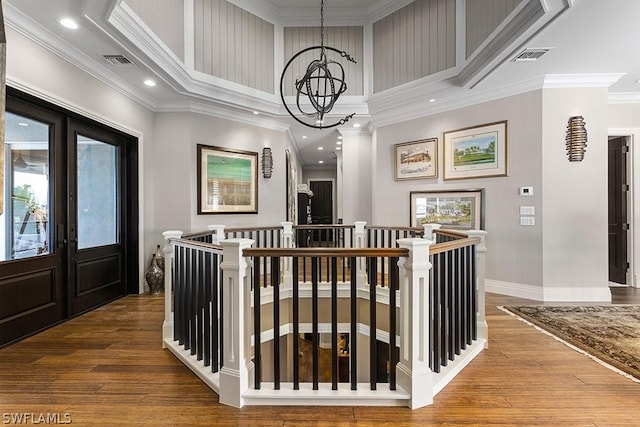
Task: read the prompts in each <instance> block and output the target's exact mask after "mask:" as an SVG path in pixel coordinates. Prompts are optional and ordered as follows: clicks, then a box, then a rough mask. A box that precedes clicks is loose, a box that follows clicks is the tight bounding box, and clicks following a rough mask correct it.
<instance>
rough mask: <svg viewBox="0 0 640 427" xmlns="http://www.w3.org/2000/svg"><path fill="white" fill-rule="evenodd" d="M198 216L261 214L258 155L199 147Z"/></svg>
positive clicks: (218, 148)
mask: <svg viewBox="0 0 640 427" xmlns="http://www.w3.org/2000/svg"><path fill="white" fill-rule="evenodd" d="M197 163H198V166H197V189H198V214H234V213H258V153H253V152H250V151H242V150H233V149H229V148H221V147H211V146H208V145H201V144H198V160H197Z"/></svg>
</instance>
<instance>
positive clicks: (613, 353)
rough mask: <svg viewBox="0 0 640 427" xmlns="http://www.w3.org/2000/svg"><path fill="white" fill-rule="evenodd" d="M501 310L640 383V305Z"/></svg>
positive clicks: (509, 308) (531, 307) (512, 308)
mask: <svg viewBox="0 0 640 427" xmlns="http://www.w3.org/2000/svg"><path fill="white" fill-rule="evenodd" d="M500 308H502V309H503V310H505V311H507V312H510V313H512V314H515V315H516V317H520V318H521V319H524V320H525V321H527V322H530V323H532V324H533V325H535V326H537V327H539V328H540V329H542V330H544V331H546V332H548V333H550V334H551V335H553V336H555V337H557V338H559V339H560V340H561V341H564V342H565V343H568V344H569V345H570V346H572V347H576V348H577V349H578V350H579V351H580V350H581V351H582V352H584V353H586V354H587V355H590V356H592V358H596V359H598V360H599V361H601V362H604V364H607V365H610V367H613V368H614V369H617V370H619V371H622V373H626V374H628V375H629V376H631V377H633V378H635V379H636V380H640V305H611V306H577V307H570V306H546V305H545V306H517V307H516V306H509V307H500Z"/></svg>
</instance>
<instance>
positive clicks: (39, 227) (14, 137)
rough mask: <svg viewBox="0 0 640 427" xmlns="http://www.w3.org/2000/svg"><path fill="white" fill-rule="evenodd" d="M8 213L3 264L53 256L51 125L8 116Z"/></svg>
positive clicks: (2, 229) (0, 252) (0, 227)
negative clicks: (50, 161) (10, 261)
mask: <svg viewBox="0 0 640 427" xmlns="http://www.w3.org/2000/svg"><path fill="white" fill-rule="evenodd" d="M5 117H6V123H5V142H6V144H5V150H6V152H5V159H7V160H6V164H5V170H6V171H7V172H8V173H7V174H6V177H5V178H6V179H5V183H4V185H5V189H4V190H5V191H4V194H5V195H6V196H5V197H6V200H5V206H6V207H7V209H6V211H5V212H3V213H2V214H0V218H1V219H2V220H1V222H0V238H2V239H1V240H2V241H4V242H5V244H4V245H2V247H1V248H0V261H6V260H11V259H19V258H28V257H34V256H39V255H46V254H49V253H50V251H51V246H50V245H51V240H52V235H53V233H52V230H51V227H50V226H49V225H50V224H52V223H53V222H52V218H51V212H52V209H51V200H52V198H51V197H50V194H51V192H50V188H49V184H50V182H51V177H50V176H49V174H50V171H51V168H50V164H49V134H50V125H49V124H47V123H42V122H38V121H36V120H32V119H29V118H27V117H23V116H20V115H18V114H14V113H10V112H7V113H6V116H5Z"/></svg>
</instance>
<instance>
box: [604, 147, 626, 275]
mask: <svg viewBox="0 0 640 427" xmlns="http://www.w3.org/2000/svg"><path fill="white" fill-rule="evenodd" d="M628 151H629V146H628V145H627V138H626V137H610V138H609V141H608V155H607V162H608V168H607V171H608V183H607V188H608V224H609V225H608V236H609V237H608V253H609V256H608V258H609V281H610V282H614V283H618V284H622V285H626V284H627V272H628V269H629V257H628V241H629V240H628V238H629V236H628V235H629V229H630V224H629V221H628V194H629V189H630V188H629V183H628V170H627V169H628V168H627V153H628Z"/></svg>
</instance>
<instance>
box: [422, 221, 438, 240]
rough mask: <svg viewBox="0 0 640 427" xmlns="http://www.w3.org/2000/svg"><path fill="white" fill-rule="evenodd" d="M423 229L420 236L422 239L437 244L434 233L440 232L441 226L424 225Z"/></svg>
mask: <svg viewBox="0 0 640 427" xmlns="http://www.w3.org/2000/svg"><path fill="white" fill-rule="evenodd" d="M423 227H424V235H423V236H422V238H423V239H426V240H431V241H432V242H434V243H435V242H437V240H436V235H435V232H436V231H438V230H440V227H442V225H440V224H424V225H423Z"/></svg>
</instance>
